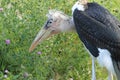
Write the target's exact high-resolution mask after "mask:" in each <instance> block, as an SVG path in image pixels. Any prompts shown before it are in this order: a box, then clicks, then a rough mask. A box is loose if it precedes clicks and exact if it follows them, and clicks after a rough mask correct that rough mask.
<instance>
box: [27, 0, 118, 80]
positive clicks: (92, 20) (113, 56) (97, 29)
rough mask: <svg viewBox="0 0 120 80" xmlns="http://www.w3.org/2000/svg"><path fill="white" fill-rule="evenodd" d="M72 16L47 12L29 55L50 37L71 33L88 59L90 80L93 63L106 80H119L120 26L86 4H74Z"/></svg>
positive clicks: (98, 7)
mask: <svg viewBox="0 0 120 80" xmlns="http://www.w3.org/2000/svg"><path fill="white" fill-rule="evenodd" d="M72 13H73V17H69V16H67V15H66V14H64V13H63V12H61V11H57V10H50V11H49V13H48V14H47V17H48V20H47V21H46V23H45V25H44V26H43V28H42V29H41V30H40V31H39V33H38V34H37V36H36V38H35V40H34V41H33V43H32V44H31V47H30V49H29V51H30V52H31V51H32V50H33V49H34V48H35V47H36V46H37V45H38V43H41V42H42V41H44V40H45V39H47V38H48V37H50V36H52V35H53V34H58V33H61V32H69V31H75V32H77V33H78V35H79V38H80V40H81V41H82V42H83V45H84V46H85V48H86V49H87V50H88V52H89V54H90V55H91V56H92V80H96V76H95V63H94V60H95V59H97V60H98V62H99V63H100V65H101V66H103V67H105V68H106V69H107V70H108V73H109V77H108V79H109V80H112V75H115V76H117V79H118V80H120V62H119V61H120V35H119V34H120V28H119V27H120V22H119V21H118V20H117V19H116V18H115V17H114V16H113V15H112V14H111V13H110V12H109V11H108V10H107V9H105V8H104V7H102V6H101V5H99V4H97V3H88V2H87V1H86V0H79V1H78V2H76V3H75V5H74V6H73V7H72Z"/></svg>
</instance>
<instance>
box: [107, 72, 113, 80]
mask: <svg viewBox="0 0 120 80" xmlns="http://www.w3.org/2000/svg"><path fill="white" fill-rule="evenodd" d="M108 80H113V74H112V73H111V72H108Z"/></svg>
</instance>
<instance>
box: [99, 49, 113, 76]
mask: <svg viewBox="0 0 120 80" xmlns="http://www.w3.org/2000/svg"><path fill="white" fill-rule="evenodd" d="M98 50H99V56H98V57H97V60H98V62H99V64H100V65H101V66H102V67H106V68H107V70H108V71H109V72H112V73H113V74H115V71H114V68H113V63H112V59H111V55H110V52H109V51H108V50H107V49H101V48H98Z"/></svg>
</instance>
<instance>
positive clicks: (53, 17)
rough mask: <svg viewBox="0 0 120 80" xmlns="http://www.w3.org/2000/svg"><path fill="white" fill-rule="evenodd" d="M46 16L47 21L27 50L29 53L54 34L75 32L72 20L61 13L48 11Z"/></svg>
mask: <svg viewBox="0 0 120 80" xmlns="http://www.w3.org/2000/svg"><path fill="white" fill-rule="evenodd" d="M46 16H47V17H48V19H47V21H46V22H45V24H44V26H43V27H42V29H41V30H40V31H39V32H38V34H37V36H36V38H35V39H34V41H33V43H32V44H31V47H30V48H29V51H30V52H31V51H32V50H33V49H34V48H35V47H36V46H37V45H38V43H41V42H42V41H44V40H45V39H47V38H49V37H50V36H52V35H54V34H58V33H61V32H67V31H72V30H73V31H74V30H75V27H74V23H73V20H72V18H71V17H69V16H67V15H66V14H64V13H63V12H61V11H57V10H49V13H48V14H47V15H46Z"/></svg>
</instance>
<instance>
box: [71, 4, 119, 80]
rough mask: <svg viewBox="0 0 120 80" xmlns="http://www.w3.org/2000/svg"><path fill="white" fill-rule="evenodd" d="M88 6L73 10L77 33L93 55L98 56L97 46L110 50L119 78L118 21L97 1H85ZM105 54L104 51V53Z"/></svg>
mask: <svg viewBox="0 0 120 80" xmlns="http://www.w3.org/2000/svg"><path fill="white" fill-rule="evenodd" d="M87 6H88V8H87V9H86V10H85V11H80V10H78V9H77V8H76V9H75V10H74V12H73V19H74V23H75V27H76V30H77V33H78V35H79V37H80V39H81V41H82V42H83V43H84V45H85V46H86V48H87V49H88V50H89V51H90V53H91V54H92V55H93V56H94V57H98V56H99V51H98V48H101V49H107V50H108V51H109V52H110V55H111V58H112V62H113V66H114V70H115V73H116V75H117V78H118V80H119V79H120V22H119V21H118V20H117V19H116V18H115V17H114V16H113V15H112V14H110V12H109V11H108V10H107V9H105V8H103V7H102V6H100V5H99V4H97V3H87ZM104 54H105V53H104Z"/></svg>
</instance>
